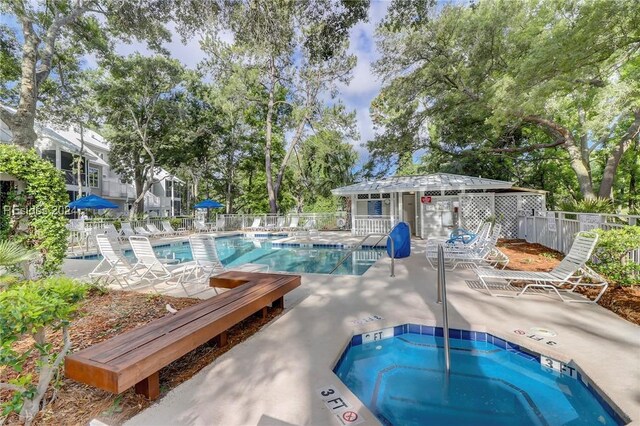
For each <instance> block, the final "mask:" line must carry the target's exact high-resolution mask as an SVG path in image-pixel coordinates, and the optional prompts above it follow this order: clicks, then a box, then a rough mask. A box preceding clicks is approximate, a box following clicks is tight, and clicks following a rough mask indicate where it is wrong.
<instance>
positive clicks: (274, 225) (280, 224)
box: [264, 216, 285, 232]
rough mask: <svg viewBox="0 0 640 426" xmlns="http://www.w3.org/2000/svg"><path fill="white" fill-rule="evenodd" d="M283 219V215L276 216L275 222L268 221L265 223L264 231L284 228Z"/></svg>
mask: <svg viewBox="0 0 640 426" xmlns="http://www.w3.org/2000/svg"><path fill="white" fill-rule="evenodd" d="M284 221H285V217H284V216H280V217H279V218H278V220H277V221H276V223H270V224H267V225H266V226H265V227H264V229H265V231H272V232H273V231H282V229H283V228H284Z"/></svg>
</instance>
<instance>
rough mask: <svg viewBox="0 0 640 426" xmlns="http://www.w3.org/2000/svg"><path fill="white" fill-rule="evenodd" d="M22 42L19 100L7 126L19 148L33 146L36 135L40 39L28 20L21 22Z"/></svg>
mask: <svg viewBox="0 0 640 426" xmlns="http://www.w3.org/2000/svg"><path fill="white" fill-rule="evenodd" d="M22 32H23V34H24V44H23V45H22V68H21V78H20V101H19V103H18V108H17V110H16V113H15V114H14V116H13V117H12V119H11V120H8V121H7V123H6V124H7V126H8V127H9V130H11V134H12V138H13V139H12V142H13V143H14V144H16V145H17V146H18V147H19V148H21V149H29V148H33V147H34V146H35V143H36V139H37V138H38V136H37V135H36V132H35V130H34V125H35V118H36V105H37V102H38V85H37V81H36V66H37V64H38V44H39V43H40V40H39V39H38V36H37V34H36V33H35V31H34V29H33V25H32V24H31V22H30V21H25V22H23V24H22Z"/></svg>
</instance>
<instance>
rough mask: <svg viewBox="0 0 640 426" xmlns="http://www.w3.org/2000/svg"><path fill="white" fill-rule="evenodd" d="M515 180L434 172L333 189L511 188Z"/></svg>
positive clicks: (349, 191)
mask: <svg viewBox="0 0 640 426" xmlns="http://www.w3.org/2000/svg"><path fill="white" fill-rule="evenodd" d="M511 187H513V182H506V181H503V180H495V179H485V178H481V177H474V176H463V175H454V174H449V173H434V174H430V175H421V176H392V177H387V178H382V179H376V180H370V181H366V182H360V183H356V184H353V185H349V186H343V187H341V188H336V189H333V190H331V192H332V193H333V194H334V195H353V194H363V193H370V192H378V193H389V192H405V191H441V190H445V191H447V190H454V191H462V190H465V191H466V190H470V189H487V190H497V189H510V188H511Z"/></svg>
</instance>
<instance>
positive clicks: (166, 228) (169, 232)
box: [162, 220, 187, 235]
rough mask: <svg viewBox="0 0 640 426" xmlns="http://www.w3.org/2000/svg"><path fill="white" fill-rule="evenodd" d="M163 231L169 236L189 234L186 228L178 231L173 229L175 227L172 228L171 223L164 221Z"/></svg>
mask: <svg viewBox="0 0 640 426" xmlns="http://www.w3.org/2000/svg"><path fill="white" fill-rule="evenodd" d="M162 229H163V230H164V232H165V234H167V235H179V234H183V233H185V232H187V230H186V229H185V228H178V229H177V230H176V229H173V226H171V223H170V222H169V221H168V220H163V221H162Z"/></svg>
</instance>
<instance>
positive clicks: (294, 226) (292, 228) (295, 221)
mask: <svg viewBox="0 0 640 426" xmlns="http://www.w3.org/2000/svg"><path fill="white" fill-rule="evenodd" d="M299 222H300V217H299V216H293V217H292V218H291V222H290V223H289V226H283V227H282V230H286V231H296V230H298V228H299V226H298V223H299Z"/></svg>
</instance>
